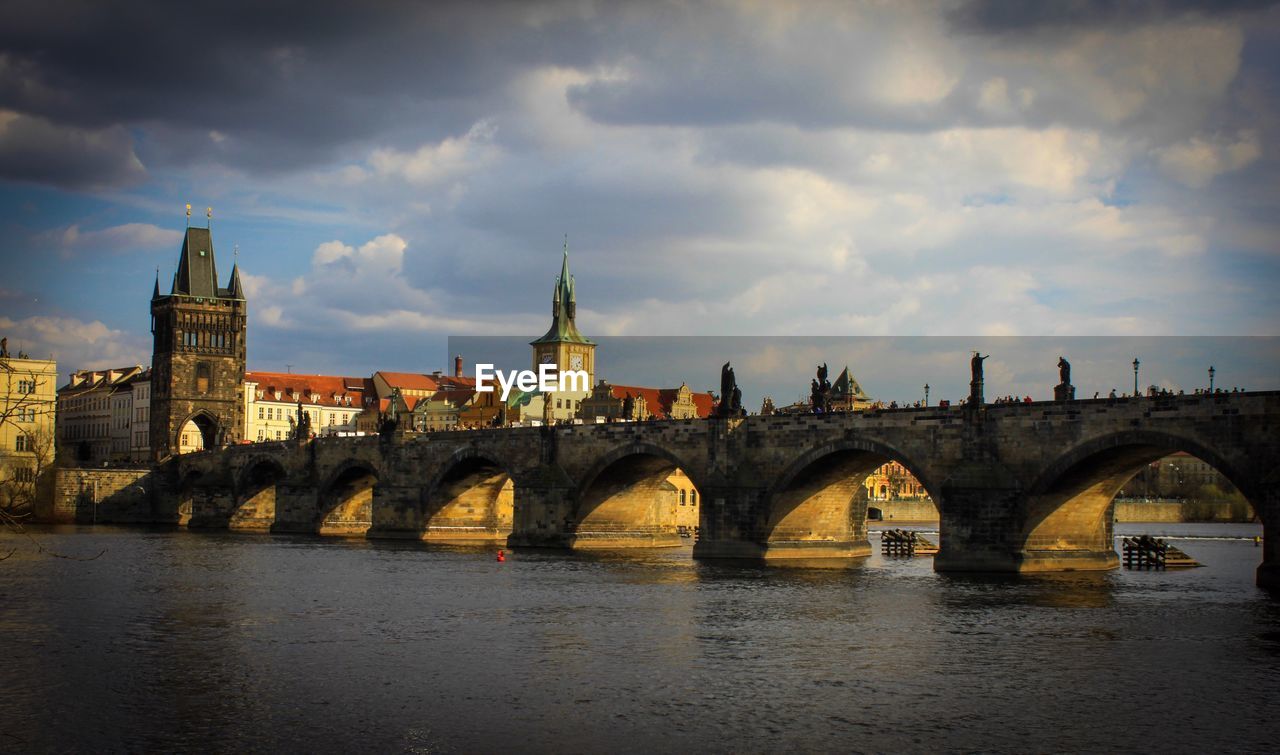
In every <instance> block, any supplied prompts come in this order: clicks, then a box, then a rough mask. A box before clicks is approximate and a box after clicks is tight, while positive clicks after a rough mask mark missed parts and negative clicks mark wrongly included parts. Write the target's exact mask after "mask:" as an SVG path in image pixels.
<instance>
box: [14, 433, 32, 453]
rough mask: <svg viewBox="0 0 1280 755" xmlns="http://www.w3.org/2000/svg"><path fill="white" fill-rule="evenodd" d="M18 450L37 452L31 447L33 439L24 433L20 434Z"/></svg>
mask: <svg viewBox="0 0 1280 755" xmlns="http://www.w3.org/2000/svg"><path fill="white" fill-rule="evenodd" d="M16 448H17V450H18V451H34V450H35V449H34V448H32V447H31V439H30V438H28V437H27V436H26V435H24V434H22V433H19V434H18V438H17V447H16Z"/></svg>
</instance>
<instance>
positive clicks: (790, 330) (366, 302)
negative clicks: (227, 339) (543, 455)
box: [0, 0, 1280, 399]
mask: <svg viewBox="0 0 1280 755" xmlns="http://www.w3.org/2000/svg"><path fill="white" fill-rule="evenodd" d="M1278 88H1280V7H1277V4H1276V3H1272V2H1248V1H1244V0H1242V1H1239V2H1223V1H1219V2H1196V1H1193V0H1132V1H1129V2H1118V1H1117V2H1106V1H1104V0H1070V1H1064V2H1060V3H1025V2H1015V1H1012V0H954V1H953V2H942V3H913V2H891V3H890V2H877V3H859V2H831V3H827V2H818V1H816V0H815V1H812V2H795V3H791V2H785V1H782V0H768V1H758V2H757V1H746V0H744V1H741V2H699V3H692V2H690V3H684V2H649V3H646V2H631V3H610V2H586V1H583V0H575V1H573V2H536V1H535V2H511V3H474V2H459V3H451V2H436V3H428V4H423V3H396V2H376V3H362V4H350V3H337V2H326V1H324V0H309V1H308V2H276V3H260V2H249V1H240V0H227V1H226V2H220V3H203V4H190V5H175V4H172V3H158V2H156V3H144V2H127V1H126V2H113V3H100V2H93V1H92V0H84V1H83V2H74V1H64V0H38V1H31V2H24V1H23V0H8V2H5V3H3V4H0V255H2V256H3V259H4V265H3V268H2V273H0V334H4V335H7V336H8V337H9V342H10V347H11V348H22V349H23V350H25V351H27V352H28V353H30V354H31V355H32V356H37V357H46V356H52V357H54V358H56V359H57V360H58V363H59V371H60V372H61V373H62V374H63V375H64V376H65V375H66V374H67V373H69V372H70V371H71V370H74V369H85V368H102V367H109V366H120V365H128V364H135V363H140V364H146V363H148V362H149V360H150V340H149V333H148V327H149V311H148V300H149V297H150V294H151V290H152V285H153V283H154V280H155V278H156V276H157V269H158V271H159V272H158V274H159V277H160V279H161V281H162V282H163V283H164V284H165V285H166V286H167V284H168V282H169V281H171V279H172V275H173V270H174V267H175V265H176V263H177V258H178V251H179V248H180V245H181V237H182V230H183V227H184V225H185V223H186V218H185V214H184V206H185V205H186V204H187V203H190V204H191V205H193V206H194V208H195V209H194V213H193V217H192V223H194V224H199V225H203V224H204V223H205V222H206V217H205V209H204V208H206V207H212V208H213V211H212V215H213V217H212V221H211V223H212V228H213V234H214V244H215V252H216V256H217V261H218V266H219V271H220V274H221V276H222V278H223V281H222V284H223V285H226V278H227V277H228V275H229V273H230V270H231V265H232V263H233V262H235V263H237V264H239V266H240V269H241V272H242V278H243V281H244V285H245V289H246V293H247V298H248V301H249V312H250V316H249V334H248V364H249V368H250V369H256V370H279V371H283V370H286V369H288V370H292V371H294V372H307V373H323V374H349V375H368V374H370V373H371V372H373V371H374V370H379V369H382V370H402V371H423V372H428V371H431V370H435V369H447V366H448V365H449V364H450V363H451V362H450V360H449V357H448V356H447V349H448V342H447V339H448V337H449V336H455V337H456V336H498V335H502V336H507V335H513V336H522V337H523V336H529V337H534V336H537V335H540V334H541V333H542V332H544V331H545V330H546V328H547V325H548V322H549V319H550V311H551V292H552V287H553V284H554V281H555V276H556V275H557V274H558V272H559V269H560V257H561V252H562V248H563V246H564V244H565V240H566V237H567V243H568V247H569V250H570V259H571V265H572V269H573V273H574V275H575V279H576V284H577V285H576V290H577V294H578V317H577V320H578V325H579V328H580V329H581V330H582V331H583V332H584V333H586V334H587V335H589V336H593V337H611V336H670V335H699V336H776V337H782V336H791V337H794V336H894V337H906V336H960V337H972V338H973V339H975V343H976V339H978V338H979V337H996V336H1009V335H1016V336H1044V337H1057V338H1067V337H1078V336H1246V335H1248V336H1275V335H1280V333H1278V332H1277V330H1278V329H1277V327H1276V323H1277V322H1278V321H1280V317H1278V315H1280V297H1277V296H1276V284H1277V281H1278V280H1280V164H1278V163H1277V154H1276V145H1277V144H1280V139H1278V138H1277V137H1278V136H1280V117H1278V116H1280V91H1278ZM1236 343H1239V342H1236ZM948 348H950V347H948ZM973 348H978V346H977V345H974V346H973ZM961 351H963V349H962V350H961ZM859 353H860V352H859ZM859 353H855V354H853V355H851V356H850V357H849V358H848V359H839V358H833V359H831V361H832V362H833V363H834V362H846V361H850V362H853V361H856V357H858V356H859ZM1268 353H1270V354H1273V355H1274V351H1271V350H1269V351H1268ZM836 356H839V355H836ZM1204 356H1205V359H1214V360H1216V361H1220V362H1221V363H1220V364H1218V365H1217V366H1218V368H1219V369H1220V370H1227V371H1228V372H1229V371H1230V370H1231V369H1232V364H1231V359H1232V358H1233V357H1232V356H1231V355H1230V354H1227V353H1223V354H1220V355H1219V354H1213V353H1208V354H1205V355H1204ZM862 358H863V359H864V363H863V364H853V365H851V366H853V367H854V369H855V373H858V372H859V371H860V370H861V371H865V370H866V369H868V368H869V365H868V364H867V363H866V360H874V359H877V358H881V357H877V356H875V355H874V354H871V355H868V354H862ZM1236 358H1238V361H1239V368H1240V369H1239V370H1238V372H1240V373H1245V372H1246V371H1245V369H1244V368H1245V367H1246V366H1250V368H1251V369H1252V366H1251V365H1252V363H1250V361H1249V357H1248V356H1247V354H1246V353H1245V352H1238V353H1237V357H1236ZM1197 360H1198V361H1204V360H1201V359H1199V357H1197ZM470 361H471V360H468V362H470ZM722 361H723V359H721V358H720V355H719V354H707V355H704V356H703V357H702V359H701V360H700V361H698V362H697V365H698V367H697V369H696V370H695V369H694V368H690V369H689V370H688V372H691V373H692V372H697V374H698V375H699V377H698V378H696V379H691V380H690V382H691V384H692V383H694V382H696V380H703V379H704V378H705V376H706V375H710V376H711V379H712V380H715V376H717V375H718V372H719V365H720V364H721V363H722ZM809 361H812V360H809ZM1198 361H1197V364H1198ZM603 362H604V360H603V359H602V363H603ZM703 362H705V364H703ZM1127 363H1128V362H1127V360H1126V361H1124V362H1123V363H1121V364H1119V366H1118V367H1117V370H1116V371H1117V375H1118V377H1117V378H1115V379H1113V380H1111V381H1110V382H1117V381H1118V380H1119V379H1120V378H1122V377H1123V375H1124V369H1125V366H1126V365H1127ZM1272 364H1273V365H1274V362H1273V363H1272ZM811 367H812V366H811V365H810V366H808V367H806V368H805V377H804V381H803V384H807V378H808V376H809V373H810V371H811ZM1202 368H1203V365H1198V366H1197V367H1196V368H1195V369H1194V370H1193V371H1192V370H1191V369H1190V368H1189V367H1188V368H1186V371H1187V374H1188V377H1186V378H1185V379H1181V380H1182V382H1184V383H1187V384H1188V385H1191V384H1193V383H1194V381H1195V380H1198V379H1199V373H1200V371H1201V369H1202ZM762 369H763V368H762ZM963 371H964V368H963V365H961V367H960V368H959V372H960V373H961V380H963V378H964V375H963ZM1044 371H1045V372H1046V373H1047V374H1048V375H1049V378H1052V374H1051V373H1052V372H1053V367H1052V364H1050V365H1049V366H1048V367H1046V368H1045V370H1044ZM1192 372H1194V377H1193V376H1192ZM1275 372H1276V371H1274V370H1273V371H1272V373H1273V374H1274V373H1275ZM1247 374H1253V373H1247ZM749 376H750V370H747V371H746V372H743V371H739V373H738V377H739V381H740V382H743V383H744V384H745V383H747V382H748V378H749ZM914 376H915V377H916V378H919V377H922V376H923V377H925V378H926V379H928V375H927V374H923V375H922V374H920V372H919V371H917V373H916V374H915V375H914ZM609 377H610V378H611V379H613V380H614V382H628V376H627V375H610V376H609ZM903 380H904V381H907V382H905V383H904V385H906V384H907V383H910V384H911V385H913V386H914V384H915V382H917V381H916V380H909V379H908V378H906V377H904V378H903ZM1036 380H1037V381H1039V382H1038V383H1037V385H1039V384H1040V383H1044V382H1045V380H1041V379H1040V378H1038V377H1037V378H1036ZM631 382H635V381H631ZM1106 382H1108V381H1107V380H1100V381H1099V385H1103V384H1105V383H1106ZM1051 383H1052V380H1050V381H1049V384H1051ZM714 384H715V383H714V382H712V383H711V384H710V385H714ZM1010 385H1011V386H1012V385H1013V383H1011V384H1010ZM1018 385H1021V384H1020V383H1019V384H1018ZM701 387H709V385H708V386H701ZM912 391H914V388H912ZM890 392H891V391H889V390H888V389H886V391H885V393H886V394H887V393H890ZM901 392H903V393H907V392H906V391H905V389H904V390H903V391H901ZM749 395H750V394H749ZM909 395H910V394H908V395H904V396H901V397H899V398H903V399H905V398H908V397H909ZM956 398H958V396H957V397H956Z"/></svg>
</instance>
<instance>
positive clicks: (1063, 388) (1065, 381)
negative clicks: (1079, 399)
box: [1053, 356, 1076, 401]
mask: <svg viewBox="0 0 1280 755" xmlns="http://www.w3.org/2000/svg"><path fill="white" fill-rule="evenodd" d="M1075 398H1076V387H1075V386H1074V385H1072V384H1071V363H1070V362H1068V361H1067V359H1066V357H1062V356H1059V357H1058V384H1057V385H1055V386H1054V387H1053V400H1054V401H1074V400H1075Z"/></svg>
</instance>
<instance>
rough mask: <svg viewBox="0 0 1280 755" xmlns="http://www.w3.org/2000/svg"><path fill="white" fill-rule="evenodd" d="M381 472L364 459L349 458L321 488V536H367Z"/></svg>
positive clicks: (318, 521)
mask: <svg viewBox="0 0 1280 755" xmlns="http://www.w3.org/2000/svg"><path fill="white" fill-rule="evenodd" d="M380 476H381V475H380V472H379V470H378V468H377V467H376V466H374V465H373V464H371V463H369V462H367V461H364V460H362V459H351V458H348V459H346V460H344V461H342V462H341V463H339V464H338V465H337V466H336V467H334V470H333V471H332V472H331V473H329V476H328V477H327V478H326V479H325V481H324V483H323V484H322V485H321V486H320V490H319V493H318V495H319V500H318V505H317V507H316V521H315V531H316V532H317V533H318V534H321V535H363V534H365V533H366V532H368V531H369V527H370V526H371V524H372V523H373V487H374V486H375V485H376V484H377V483H378V479H379V478H380Z"/></svg>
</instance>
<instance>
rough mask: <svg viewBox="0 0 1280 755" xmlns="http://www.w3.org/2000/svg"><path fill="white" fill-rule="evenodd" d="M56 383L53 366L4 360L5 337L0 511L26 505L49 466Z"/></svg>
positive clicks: (0, 381) (0, 360)
mask: <svg viewBox="0 0 1280 755" xmlns="http://www.w3.org/2000/svg"><path fill="white" fill-rule="evenodd" d="M57 381H58V365H57V363H56V362H54V361H53V360H48V359H30V358H28V357H27V355H26V354H22V353H19V354H18V355H17V356H10V355H9V349H8V343H7V339H6V340H4V341H0V391H2V392H3V393H2V394H0V508H4V509H6V510H25V509H28V508H30V507H32V506H33V505H34V504H35V497H36V486H37V484H38V483H39V481H40V479H41V477H42V476H44V475H46V474H48V473H49V470H51V469H52V467H53V464H54V460H55V452H56V443H55V434H56V427H57V424H56V421H57V405H58V402H57V390H56V389H57Z"/></svg>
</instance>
